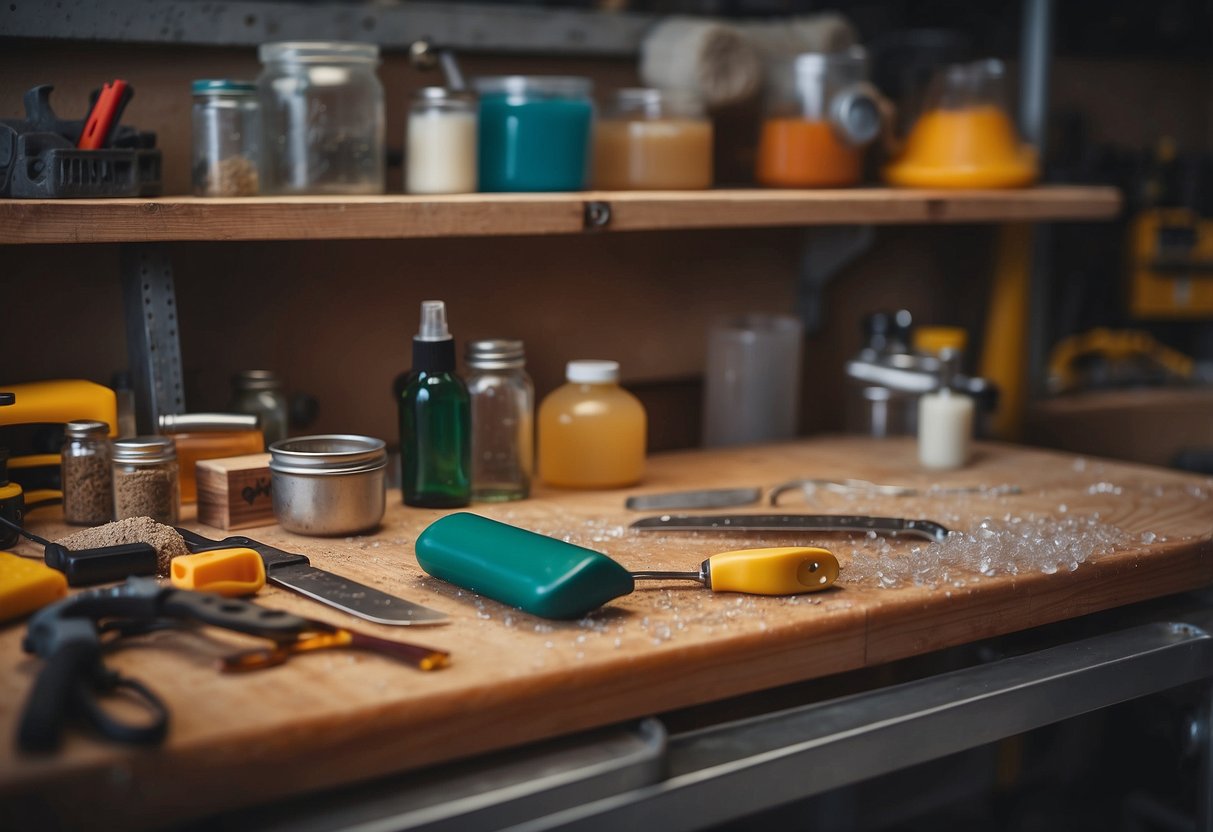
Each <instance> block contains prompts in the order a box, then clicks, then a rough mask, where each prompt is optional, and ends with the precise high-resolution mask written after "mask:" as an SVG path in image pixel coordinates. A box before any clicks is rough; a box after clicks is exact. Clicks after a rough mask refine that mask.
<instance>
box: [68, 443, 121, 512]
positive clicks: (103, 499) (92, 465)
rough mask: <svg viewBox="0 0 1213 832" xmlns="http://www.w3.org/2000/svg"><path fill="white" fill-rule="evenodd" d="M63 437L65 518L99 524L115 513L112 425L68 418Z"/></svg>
mask: <svg viewBox="0 0 1213 832" xmlns="http://www.w3.org/2000/svg"><path fill="white" fill-rule="evenodd" d="M65 431H66V435H65V438H64V441H63V451H62V454H61V456H62V459H61V462H62V471H63V474H62V476H63V519H64V520H66V521H67V522H69V523H71V524H72V525H75V526H97V525H100V524H101V523H108V522H109V521H110V520H111V519H112V518H113V516H114V484H113V479H112V477H111V475H110V441H109V432H110V428H109V425H107V424H106V423H105V422H98V421H94V420H91V419H87V420H84V419H82V420H78V421H74V422H68V423H67V426H66V428H65Z"/></svg>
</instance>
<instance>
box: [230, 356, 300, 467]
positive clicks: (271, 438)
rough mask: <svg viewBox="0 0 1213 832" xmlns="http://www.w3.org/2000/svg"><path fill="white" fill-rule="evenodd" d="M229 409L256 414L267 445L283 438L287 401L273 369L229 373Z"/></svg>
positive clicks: (286, 422) (287, 421)
mask: <svg viewBox="0 0 1213 832" xmlns="http://www.w3.org/2000/svg"><path fill="white" fill-rule="evenodd" d="M228 409H229V410H231V411H232V412H233V413H251V414H252V415H254V416H257V417H259V421H258V425H259V426H260V427H261V432H262V433H263V434H264V435H265V447H266V448H268V447H269V446H270V445H272V444H274V443H275V442H278V441H280V440H282V439H286V435H287V428H288V425H289V418H290V403H289V402H288V401H287V400H286V396H285V395H284V394H283V392H282V379H280V378H278V374H277V373H275V372H274V371H273V370H241V371H240V372H239V373H236V375H234V376H232V401H231V403H230V404H229V405H228Z"/></svg>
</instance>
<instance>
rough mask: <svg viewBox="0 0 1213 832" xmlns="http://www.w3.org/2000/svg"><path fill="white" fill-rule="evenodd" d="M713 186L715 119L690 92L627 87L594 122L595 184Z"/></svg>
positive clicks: (671, 187)
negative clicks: (705, 111) (713, 120)
mask: <svg viewBox="0 0 1213 832" xmlns="http://www.w3.org/2000/svg"><path fill="white" fill-rule="evenodd" d="M711 186H712V122H711V121H710V120H709V119H708V118H707V116H706V115H705V114H704V109H703V103H702V102H701V101H700V100H699V98H698V97H697V96H696V95H695V94H694V93H691V92H687V91H680V90H658V89H648V88H637V89H622V90H619V91H618V92H616V93H615V95H614V97H613V98H611V99H610V100H609V101H608V102H607V104H606V105H605V106H604V107H603V111H602V115H601V117H600V118H599V119H598V121H597V123H596V124H595V125H594V187H595V188H605V189H609V190H662V189H667V190H684V189H685V190H692V189H702V188H710V187H711Z"/></svg>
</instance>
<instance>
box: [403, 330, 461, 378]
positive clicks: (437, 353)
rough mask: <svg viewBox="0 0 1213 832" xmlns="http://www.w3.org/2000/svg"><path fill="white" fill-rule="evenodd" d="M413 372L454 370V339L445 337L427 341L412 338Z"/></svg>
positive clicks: (446, 371)
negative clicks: (439, 339)
mask: <svg viewBox="0 0 1213 832" xmlns="http://www.w3.org/2000/svg"><path fill="white" fill-rule="evenodd" d="M413 372H415V373H453V372H455V339H454V338H446V339H444V340H442V341H427V340H423V339H421V338H414V339H413Z"/></svg>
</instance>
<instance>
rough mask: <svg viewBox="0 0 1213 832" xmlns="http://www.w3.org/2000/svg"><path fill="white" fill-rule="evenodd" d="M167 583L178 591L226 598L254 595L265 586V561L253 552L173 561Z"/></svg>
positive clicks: (207, 554) (204, 554) (214, 553)
mask: <svg viewBox="0 0 1213 832" xmlns="http://www.w3.org/2000/svg"><path fill="white" fill-rule="evenodd" d="M170 571H171V573H172V574H171V576H170V580H171V581H172V583H173V586H175V587H177V589H196V590H198V591H199V592H213V593H215V594H216V595H222V596H224V597H227V598H237V597H239V596H241V595H253V594H255V593H256V592H257V591H258V590H259V589H261V587H263V586H265V561H263V560H262V559H261V555H259V554H257V553H256V552H254V551H253V550H252V549H246V548H232V549H216V550H214V551H212V552H201V553H199V554H196V555H180V556H178V557H175V558H173V562H172V565H171V570H170Z"/></svg>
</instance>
